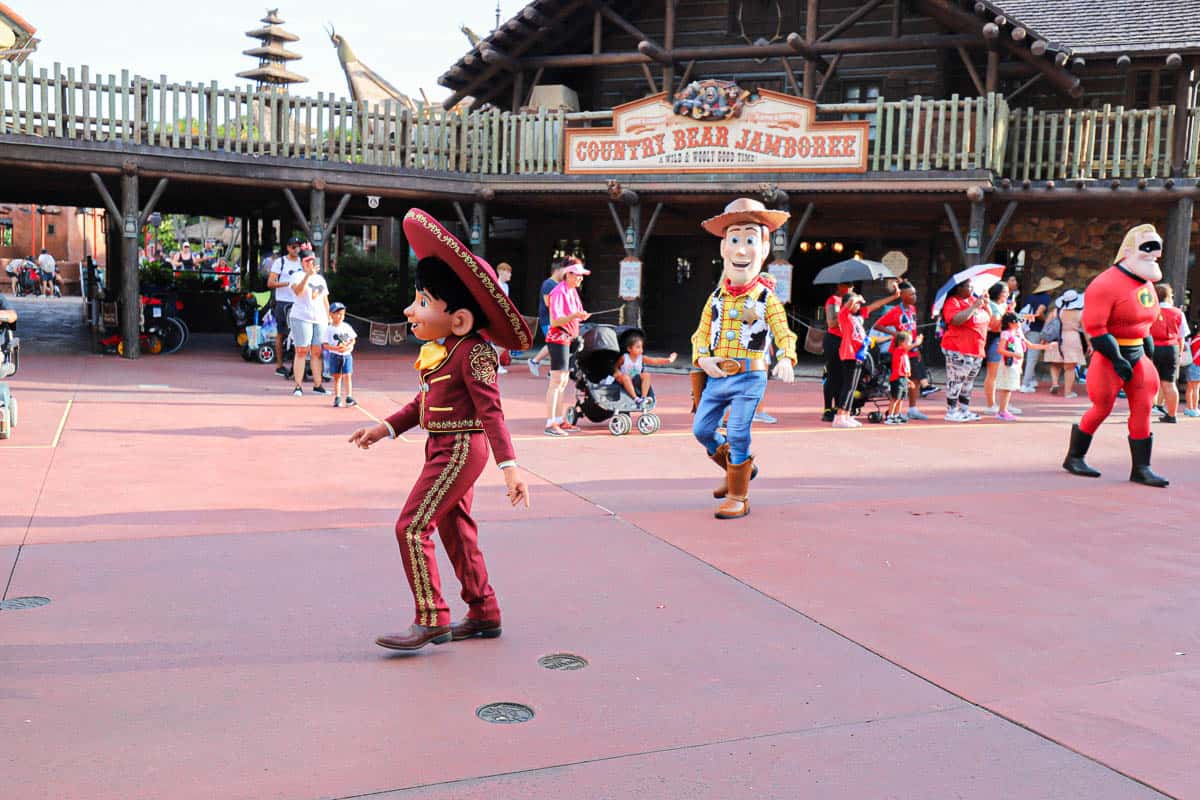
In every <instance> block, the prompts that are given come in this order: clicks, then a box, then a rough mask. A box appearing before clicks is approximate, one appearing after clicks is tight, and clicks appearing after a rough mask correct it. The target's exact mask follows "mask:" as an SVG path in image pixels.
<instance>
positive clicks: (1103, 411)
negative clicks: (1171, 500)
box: [1063, 225, 1168, 486]
mask: <svg viewBox="0 0 1200 800" xmlns="http://www.w3.org/2000/svg"><path fill="white" fill-rule="evenodd" d="M1161 255H1162V238H1161V237H1160V236H1159V235H1158V231H1156V230H1155V229H1154V226H1153V225H1138V226H1137V227H1136V228H1133V229H1131V230H1130V231H1129V232H1128V233H1126V234H1125V239H1124V241H1122V242H1121V249H1120V250H1118V251H1117V257H1116V260H1115V263H1114V264H1113V266H1111V267H1109V268H1108V269H1106V270H1105V271H1104V272H1102V273H1100V274H1099V275H1098V276H1096V278H1095V279H1093V280H1092V282H1091V283H1090V284H1088V287H1087V291H1086V292H1085V293H1084V301H1083V330H1084V332H1085V333H1086V334H1087V335H1088V337H1089V338H1090V339H1091V341H1092V349H1093V350H1094V351H1095V355H1094V356H1093V357H1092V364H1091V367H1090V368H1089V369H1088V381H1087V389H1088V399H1089V400H1091V402H1092V406H1091V408H1089V409H1088V410H1087V412H1086V413H1085V414H1084V415H1083V419H1082V420H1080V422H1079V424H1078V425H1073V426H1072V427H1071V443H1070V449H1069V450H1068V451H1067V458H1066V460H1065V461H1063V468H1064V469H1065V470H1067V471H1068V472H1070V473H1072V474H1074V475H1083V476H1085V477H1088V478H1098V477H1100V473H1099V472H1098V471H1096V470H1094V469H1092V468H1091V467H1090V466H1088V464H1087V462H1086V461H1084V456H1086V455H1087V451H1088V448H1089V447H1090V446H1091V444H1092V436H1093V435H1094V434H1095V433H1096V429H1097V428H1099V427H1100V423H1102V422H1104V420H1105V419H1106V418H1107V417H1108V415H1109V413H1110V412H1111V411H1112V409H1113V404H1114V403H1116V400H1117V393H1118V392H1120V391H1121V390H1122V389H1124V390H1125V396H1126V397H1128V398H1129V452H1130V454H1131V457H1132V459H1133V468H1132V470H1131V471H1130V474H1129V480H1131V481H1134V482H1135V483H1141V484H1145V485H1146V486H1167V485H1168V481H1167V480H1166V479H1165V478H1163V477H1161V476H1159V475H1156V474H1155V473H1154V471H1153V470H1151V469H1150V450H1151V445H1152V444H1153V442H1154V437H1153V436H1152V435H1151V434H1150V409H1151V406H1153V404H1154V396H1155V394H1156V393H1157V392H1158V374H1157V372H1156V371H1155V369H1154V340H1153V339H1152V338H1151V336H1150V325H1151V324H1152V323H1153V322H1154V320H1155V319H1157V318H1158V295H1157V294H1156V293H1155V291H1154V283H1155V281H1158V280H1161V279H1162V269H1161V268H1160V267H1159V265H1158V259H1159V257H1160V256H1161Z"/></svg>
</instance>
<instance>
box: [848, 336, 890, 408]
mask: <svg viewBox="0 0 1200 800" xmlns="http://www.w3.org/2000/svg"><path fill="white" fill-rule="evenodd" d="M891 373H892V355H891V351H888V352H886V353H881V352H879V347H878V346H875V347H872V348H870V349H869V350H867V354H866V358H865V359H863V362H862V372H861V374H860V375H859V378H858V388H857V389H856V390H855V392H854V400H853V401H852V402H851V404H850V413H851V414H853V415H855V416H858V415H859V414H861V413H862V410H863V407H864V406H866V405H867V403H870V404H871V405H872V406H873V408H874V410H873V411H870V412H868V413H867V421H868V422H874V423H880V422H883V419H884V416H885V412H886V411H887V407H888V405H889V404H890V403H891V401H892V398H891V394H890V391H889V390H890V388H891V387H890V384H889V381H888V377H889V376H890V375H891Z"/></svg>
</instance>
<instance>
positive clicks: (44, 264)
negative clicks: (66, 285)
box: [38, 253, 55, 272]
mask: <svg viewBox="0 0 1200 800" xmlns="http://www.w3.org/2000/svg"><path fill="white" fill-rule="evenodd" d="M38 269H40V270H41V271H42V272H54V269H55V264H54V256H52V255H50V254H49V253H42V254H41V255H40V256H38Z"/></svg>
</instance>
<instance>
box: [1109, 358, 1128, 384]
mask: <svg viewBox="0 0 1200 800" xmlns="http://www.w3.org/2000/svg"><path fill="white" fill-rule="evenodd" d="M1112 365H1113V372H1115V373H1117V377H1118V378H1120V379H1121V380H1123V381H1129V380H1132V379H1133V364H1130V363H1129V362H1128V361H1127V360H1126V359H1124V358H1118V359H1116V360H1115V361H1113V362H1112Z"/></svg>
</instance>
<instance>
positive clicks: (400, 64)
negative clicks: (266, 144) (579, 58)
mask: <svg viewBox="0 0 1200 800" xmlns="http://www.w3.org/2000/svg"><path fill="white" fill-rule="evenodd" d="M5 3H6V4H7V5H8V6H9V7H10V8H11V9H13V10H14V11H15V12H17V13H18V14H19V15H21V16H22V17H24V18H25V20H26V21H27V22H29V23H30V24H31V25H33V26H34V27H36V28H37V29H38V30H37V34H36V36H37V37H38V38H39V39H41V40H42V41H41V44H40V45H38V50H37V52H36V53H34V54H33V56H32V57H31V59H30V60H31V61H32V62H33V65H34V67H47V68H50V67H52V66H53V64H54V62H56V61H57V62H59V63H61V64H62V65H63V68H64V70H65V68H66V67H69V66H74V67H76V68H78V67H79V66H81V65H83V64H87V65H88V66H89V67H90V68H91V70H92V71H93V73H95V72H97V71H99V72H101V73H103V74H109V73H110V72H111V73H115V74H117V75H119V74H120V71H121V70H122V69H128V70H129V71H130V72H131V73H132V74H136V75H142V76H144V77H147V78H154V79H157V78H158V76H159V75H162V74H165V75H166V76H167V79H168V80H169V81H172V82H178V83H183V82H185V81H192V82H193V83H208V82H210V81H213V80H215V81H217V83H218V84H219V85H221V86H242V85H245V83H246V80H245V79H244V78H237V77H236V73H238V72H241V71H243V70H247V69H252V68H254V67H255V66H257V61H256V60H255V59H252V58H251V57H250V56H244V55H242V51H243V50H248V49H250V48H251V47H255V46H256V45H257V42H256V41H255V40H253V39H250V38H248V37H247V36H246V35H245V33H246V31H250V30H254V29H256V28H260V27H262V23H261V22H260V21H259V20H260V19H261V18H262V17H263V16H265V15H266V9H267V6H266V4H250V3H245V2H234V0H205V2H198V3H189V4H187V5H184V4H182V3H176V4H171V3H155V2H149V3H148V2H145V1H144V0H137V2H135V0H108V2H106V3H101V2H98V0H54V1H53V2H48V0H5ZM272 3H273V4H278V5H279V16H280V17H282V18H283V19H284V20H285V22H284V25H283V28H284V29H285V30H288V31H290V32H291V33H293V34H295V35H297V36H299V37H300V41H298V42H293V43H291V44H289V45H287V47H288V49H289V50H291V51H292V52H295V53H298V54H299V55H302V56H303V57H304V58H303V59H301V60H300V61H293V62H291V63H290V64H289V67H288V68H289V69H290V70H291V71H293V72H298V73H300V74H301V75H304V76H305V77H307V78H308V79H309V82H308V83H305V84H300V85H298V86H294V87H293V88H292V92H293V94H298V95H303V96H314V97H315V96H316V94H317V92H325V93H326V94H328V93H331V92H332V93H335V94H337V95H338V96H349V90H348V89H347V86H346V78H345V75H344V73H343V72H342V69H341V65H340V64H339V63H338V59H337V51H336V50H335V48H334V46H333V44H332V43H331V42H330V41H329V36H328V34H327V33H326V32H325V30H323V28H324V26H326V25H329V24H332V25H333V27H334V28H335V29H336V30H337V32H338V33H339V34H341V35H342V36H343V37H345V38H346V40H347V41H348V42H349V43H350V46H351V48H353V50H354V53H355V55H356V56H358V59H359V60H360V61H361V62H362V63H364V64H366V65H367V66H368V67H370V68H371V69H373V70H375V72H376V73H378V74H379V75H381V76H382V77H383V78H385V79H386V80H387V81H389V82H390V83H391V84H392V85H393V86H395V87H396V88H397V89H399V90H400V91H402V92H405V93H407V94H409V95H411V96H413V97H414V98H420V91H419V90H420V89H424V90H425V93H426V94H427V95H428V97H429V99H430V100H439V99H443V98H445V97H447V96H448V95H449V94H450V91H449V90H448V89H445V88H444V87H442V86H439V85H438V83H437V78H438V76H439V75H441V74H442V73H443V72H445V71H446V69H448V68H449V67H450V66H451V65H452V64H453V63H454V62H455V61H457V60H458V59H459V58H460V57H461V56H462V55H464V54H465V53H466V52H467V51H468V50H469V49H470V45H469V43H468V42H467V38H466V37H465V36H464V35H463V34H462V33H461V32H460V31H459V26H461V25H466V26H468V27H470V28H471V29H472V30H473V31H475V32H476V33H478V34H479V35H480V36H485V35H486V34H487V33H488V32H490V31H491V30H492V28H493V27H495V24H496V0H440V2H432V3H431V2H428V1H427V0H392V1H391V2H384V1H383V0H340V1H339V2H332V3H331V2H329V0H321V1H320V2H318V0H272ZM499 5H500V13H501V17H500V18H501V21H505V20H508V19H509V18H511V17H512V16H513V15H515V14H516V13H517V12H518V11H520V10H521V9H522V8H524V7H525V3H524V2H521V1H520V0H500V4H499ZM272 7H273V6H272ZM76 71H77V72H78V69H77V70H76Z"/></svg>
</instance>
